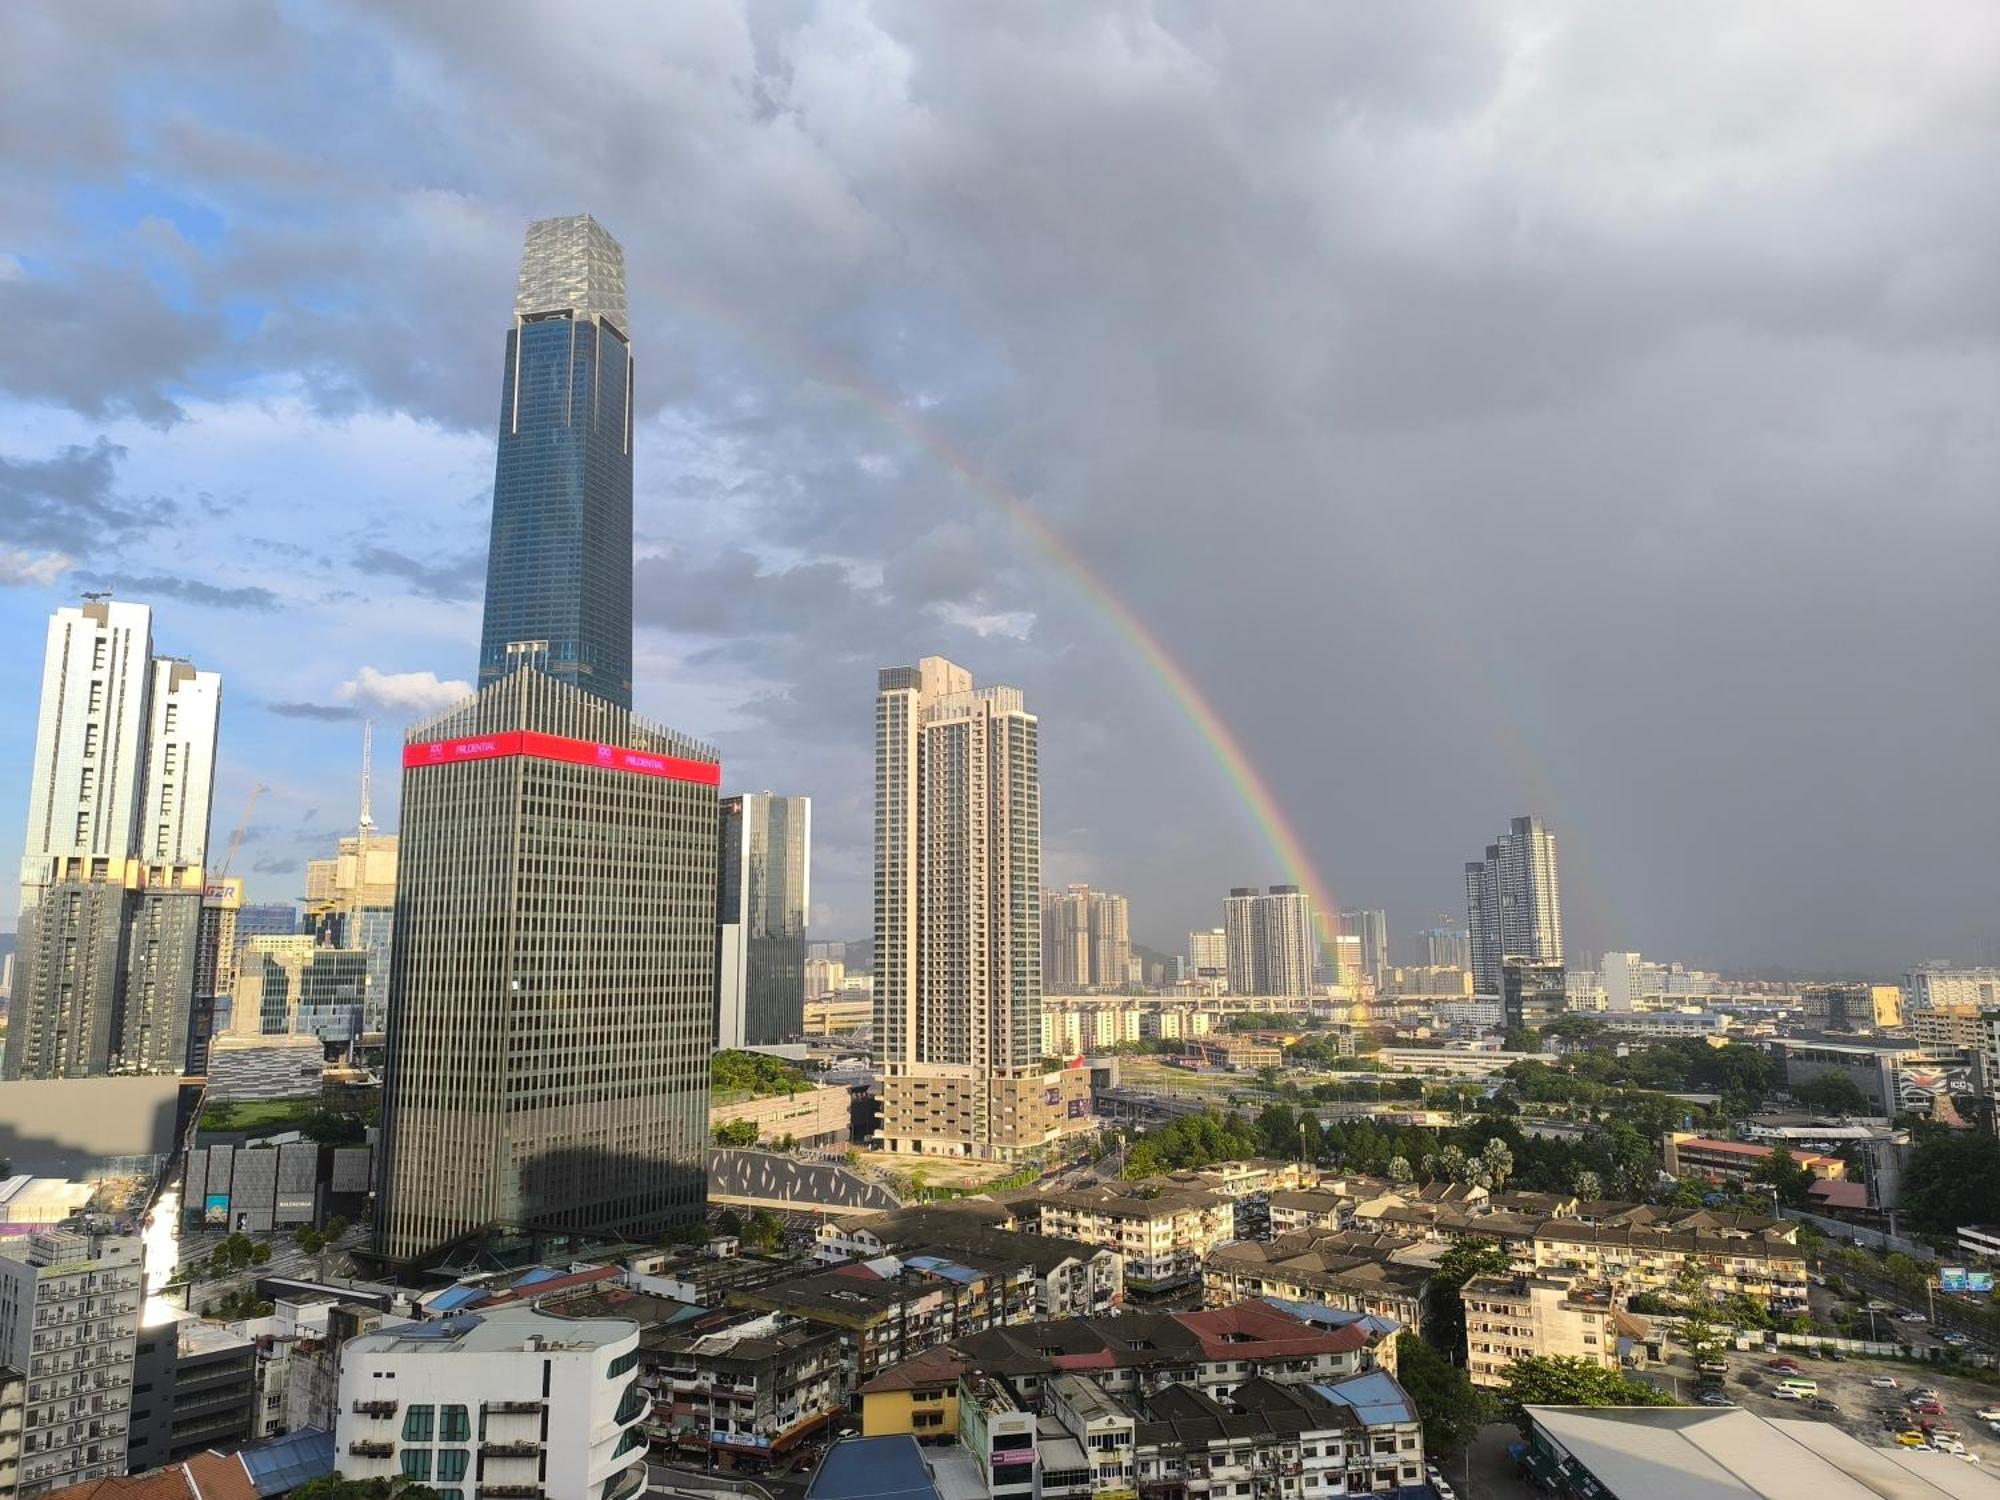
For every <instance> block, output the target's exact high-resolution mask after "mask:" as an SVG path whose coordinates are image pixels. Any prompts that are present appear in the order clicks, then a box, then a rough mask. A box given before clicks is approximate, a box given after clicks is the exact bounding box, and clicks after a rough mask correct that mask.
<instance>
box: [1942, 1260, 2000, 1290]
mask: <svg viewBox="0 0 2000 1500" xmlns="http://www.w3.org/2000/svg"><path fill="white" fill-rule="evenodd" d="M1938 1290H1939V1291H1941V1292H1980V1293H1990V1292H1992V1290H1993V1273H1992V1272H1991V1271H1969V1270H1967V1269H1966V1268H1965V1267H1964V1266H1939V1267H1938Z"/></svg>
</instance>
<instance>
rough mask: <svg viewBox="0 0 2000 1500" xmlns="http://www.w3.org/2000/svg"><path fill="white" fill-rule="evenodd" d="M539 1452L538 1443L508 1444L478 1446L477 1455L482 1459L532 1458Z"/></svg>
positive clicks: (539, 1446) (540, 1447)
mask: <svg viewBox="0 0 2000 1500" xmlns="http://www.w3.org/2000/svg"><path fill="white" fill-rule="evenodd" d="M541 1451H542V1445H541V1444H540V1443H528V1442H518V1443H515V1442H509V1443H481V1444H480V1445H479V1455H480V1457H482V1458H533V1457H534V1456H535V1455H536V1454H538V1453H540V1452H541Z"/></svg>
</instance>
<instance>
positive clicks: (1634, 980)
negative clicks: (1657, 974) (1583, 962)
mask: <svg viewBox="0 0 2000 1500" xmlns="http://www.w3.org/2000/svg"><path fill="white" fill-rule="evenodd" d="M1645 972H1646V971H1645V965H1644V963H1643V962H1642V961H1641V960H1640V957H1639V955H1638V954H1636V953H1607V954H1605V955H1604V957H1603V958H1601V959H1599V960H1598V964H1597V987H1598V989H1599V990H1601V991H1602V992H1603V994H1604V1008H1605V1009H1606V1010H1613V1011H1619V1012H1621V1013H1622V1012H1626V1011H1630V1010H1634V1009H1636V1008H1637V1007H1636V1006H1635V1005H1634V1003H1633V1002H1634V1001H1636V1000H1637V999H1638V998H1639V996H1640V995H1642V994H1644V993H1645V983H1646V981H1645Z"/></svg>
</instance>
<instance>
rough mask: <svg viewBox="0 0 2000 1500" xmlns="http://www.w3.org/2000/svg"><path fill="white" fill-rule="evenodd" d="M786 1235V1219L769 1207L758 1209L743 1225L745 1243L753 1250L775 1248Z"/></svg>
mask: <svg viewBox="0 0 2000 1500" xmlns="http://www.w3.org/2000/svg"><path fill="white" fill-rule="evenodd" d="M784 1237H785V1222H784V1220H782V1219H780V1218H779V1217H778V1216H777V1215H776V1214H774V1213H772V1212H771V1210H769V1209H768V1208H760V1209H758V1210H757V1211H756V1212H755V1213H753V1214H752V1215H750V1222H749V1223H748V1224H745V1225H744V1226H743V1243H744V1244H746V1245H748V1246H749V1247H750V1248H751V1249H753V1250H775V1249H777V1248H778V1245H779V1244H780V1243H781V1242H782V1241H783V1239H784Z"/></svg>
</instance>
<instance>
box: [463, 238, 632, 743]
mask: <svg viewBox="0 0 2000 1500" xmlns="http://www.w3.org/2000/svg"><path fill="white" fill-rule="evenodd" d="M523 642H539V643H540V644H541V645H542V647H543V648H544V655H543V657H542V659H541V660H540V661H539V662H538V663H537V664H538V665H540V666H541V667H542V668H543V670H545V671H547V672H548V673H549V674H550V675H551V676H553V677H557V678H560V679H562V680H563V681H565V682H573V683H575V684H576V685H577V686H578V687H581V688H584V689H585V690H587V691H589V692H592V693H595V694H597V696H598V697H600V698H605V699H608V700H609V701H611V702H613V703H616V704H618V705H619V706H620V707H621V708H630V707H631V706H632V345H631V338H630V324H629V322H628V321H627V316H626V308H625V252H624V251H623V250H621V249H620V248H619V246H618V242H617V241H616V240H614V239H613V238H612V237H611V236H610V235H609V234H608V233H607V232H606V231H605V229H604V227H603V226H602V225H600V224H599V223H598V222H597V221H596V220H595V219H593V218H591V217H590V215H589V214H577V215H575V216H573V217H571V218H565V219H538V220H536V221H535V222H534V223H533V224H530V225H529V226H528V242H527V249H526V252H525V253H524V254H523V255H522V257H521V277H520V282H519V286H518V288H517V290H516V292H515V297H514V326H513V327H512V328H511V329H509V330H508V333H507V362H506V371H505V375H504V377H503V379H502V381H501V386H500V451H499V457H498V460H497V462H496V463H495V466H494V472H493V530H492V538H491V541H490V542H489V543H488V546H487V553H486V623H485V627H484V629H483V630H482V631H481V633H480V638H479V681H480V683H481V685H482V686H483V685H484V684H486V683H489V682H493V681H495V680H497V679H498V678H500V677H502V676H505V675H506V674H507V673H508V672H509V671H510V670H511V669H512V665H513V657H511V656H510V655H509V648H510V647H515V646H518V645H519V644H520V643H523Z"/></svg>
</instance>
